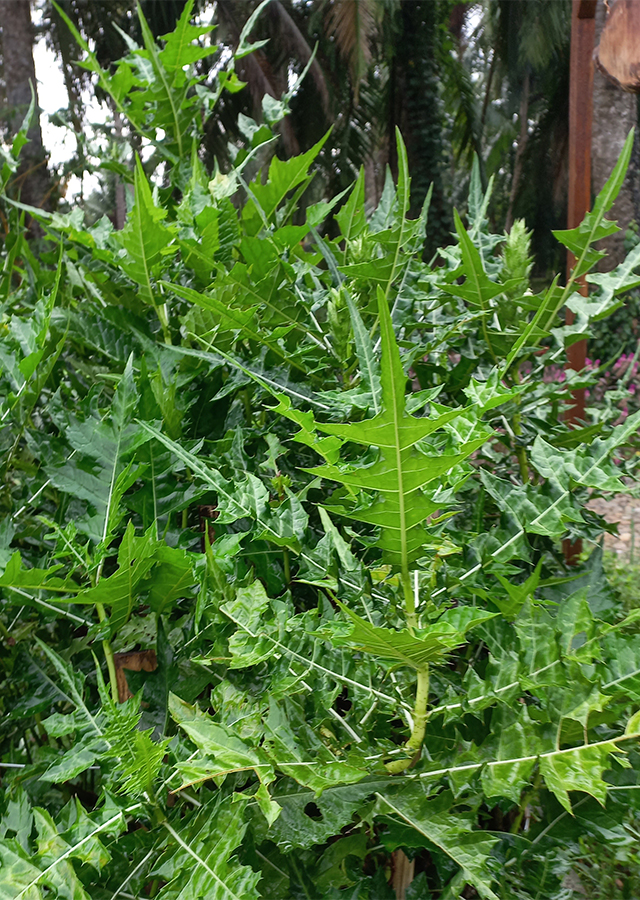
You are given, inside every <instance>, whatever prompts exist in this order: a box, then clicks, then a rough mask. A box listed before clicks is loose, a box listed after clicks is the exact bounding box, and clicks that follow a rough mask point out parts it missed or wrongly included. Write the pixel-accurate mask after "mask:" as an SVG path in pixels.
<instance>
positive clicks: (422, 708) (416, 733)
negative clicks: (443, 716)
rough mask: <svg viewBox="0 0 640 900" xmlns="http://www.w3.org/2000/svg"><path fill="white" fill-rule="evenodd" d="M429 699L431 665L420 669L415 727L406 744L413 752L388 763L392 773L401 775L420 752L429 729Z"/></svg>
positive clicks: (414, 716) (409, 751)
mask: <svg viewBox="0 0 640 900" xmlns="http://www.w3.org/2000/svg"><path fill="white" fill-rule="evenodd" d="M428 701H429V666H425V667H424V669H418V683H417V686H416V705H415V707H414V710H413V729H412V731H411V737H410V738H409V740H408V741H407V743H406V744H405V745H404V749H405V750H406V751H407V752H408V753H411V756H409V757H404V758H403V759H394V760H393V762H390V763H387V765H386V769H387V772H389V774H390V775H399V774H400V773H401V772H404V771H405V769H408V768H409V766H410V765H411V760H412V758H413V756H415V754H416V753H419V752H420V749H421V747H422V743H423V741H424V736H425V733H426V730H427V717H428V716H427V703H428Z"/></svg>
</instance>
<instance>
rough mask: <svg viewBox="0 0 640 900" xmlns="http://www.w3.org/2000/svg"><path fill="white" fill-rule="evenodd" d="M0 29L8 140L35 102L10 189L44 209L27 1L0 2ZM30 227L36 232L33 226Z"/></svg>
mask: <svg viewBox="0 0 640 900" xmlns="http://www.w3.org/2000/svg"><path fill="white" fill-rule="evenodd" d="M0 29H1V31H2V62H3V75H4V86H5V98H6V105H5V115H4V117H3V118H4V125H5V127H6V129H7V133H8V135H9V137H13V136H14V135H15V134H17V132H18V131H19V129H20V126H21V125H22V122H23V120H24V117H25V116H26V114H27V112H28V110H29V106H30V104H31V101H32V98H33V99H35V112H34V115H33V117H32V119H31V124H30V126H29V130H28V132H27V138H28V143H27V144H26V146H25V147H24V148H23V150H22V154H21V159H20V167H19V169H18V171H17V173H16V175H15V176H14V178H13V179H12V186H11V189H12V191H13V192H15V193H16V194H17V195H19V196H20V198H21V199H22V201H23V202H24V203H26V204H28V205H29V206H37V207H40V208H43V209H48V208H49V207H50V204H51V194H52V189H53V184H52V179H51V175H50V173H49V170H48V168H47V154H46V151H45V148H44V144H43V141H42V129H41V127H40V115H39V112H40V110H39V107H38V92H37V83H36V72H35V66H34V62H33V26H32V22H31V8H30V4H29V0H3V2H2V3H0ZM32 226H33V228H34V230H36V231H38V230H39V226H38V225H37V224H36V223H32Z"/></svg>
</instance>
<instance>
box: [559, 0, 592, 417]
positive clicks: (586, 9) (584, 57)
mask: <svg viewBox="0 0 640 900" xmlns="http://www.w3.org/2000/svg"><path fill="white" fill-rule="evenodd" d="M595 14H596V0H573V10H572V20H571V62H570V65H571V80H570V83H569V206H568V211H567V228H575V227H576V226H578V225H579V224H580V222H582V220H583V219H584V216H585V213H587V212H588V211H589V209H590V208H591V129H592V122H593V48H594V45H595V31H596V20H595ZM574 264H575V257H574V255H573V253H570V252H568V253H567V277H568V276H569V273H570V272H571V269H572V268H573V266H574ZM578 290H579V291H580V293H581V294H582V295H583V296H585V297H586V296H587V293H588V288H587V282H586V281H585V279H584V278H581V279H580V283H579V286H578ZM574 319H575V315H574V313H572V312H571V310H567V314H566V322H567V325H571V324H572V322H573V321H574ZM567 356H568V361H569V368H571V369H575V370H576V371H580V370H581V369H583V368H584V365H585V360H586V356H587V342H586V341H578V343H577V344H572V346H571V347H569V350H568V352H567ZM572 399H573V405H572V406H571V408H570V409H569V410H568V411H567V415H566V419H567V421H569V422H571V423H574V422H579V421H581V420H584V390H583V389H582V390H579V391H574V392H573V397H572Z"/></svg>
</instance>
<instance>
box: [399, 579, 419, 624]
mask: <svg viewBox="0 0 640 900" xmlns="http://www.w3.org/2000/svg"><path fill="white" fill-rule="evenodd" d="M400 577H401V580H402V590H403V593H404V614H405V618H406V620H407V625H408V626H409V630H410V631H414V630H415V629H416V628H417V627H418V618H417V616H416V601H415V598H414V595H413V588H412V587H411V575H410V573H409V567H408V566H403V567H402V575H401V576H400Z"/></svg>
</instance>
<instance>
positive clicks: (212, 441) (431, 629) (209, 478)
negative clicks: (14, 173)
mask: <svg viewBox="0 0 640 900" xmlns="http://www.w3.org/2000/svg"><path fill="white" fill-rule="evenodd" d="M189 16H190V6H189V5H187V7H186V11H185V13H184V16H183V18H182V19H181V20H180V22H179V23H178V26H177V30H176V32H175V33H174V35H173V36H171V37H168V38H167V39H166V41H164V42H162V43H160V44H158V45H156V44H153V43H152V42H151V38H150V36H149V35H148V34H147V32H146V30H145V29H144V28H143V35H145V47H144V49H135V48H133V49H131V52H130V54H129V55H128V56H127V58H126V60H125V62H123V63H122V64H121V66H120V67H119V68H118V69H117V70H116V74H115V75H113V76H112V75H110V74H108V73H102V74H100V78H101V79H103V81H104V84H103V86H104V87H105V90H107V89H108V90H109V91H110V92H111V93H112V95H113V94H114V92H117V91H120V93H119V94H117V97H118V103H119V104H120V106H121V108H122V110H123V112H125V113H126V114H127V115H129V114H130V116H131V117H132V118H131V122H132V125H133V127H134V128H137V129H140V130H141V131H144V130H145V129H150V128H152V125H151V119H150V116H151V115H154V116H155V115H156V114H157V120H156V121H157V122H162V123H164V124H162V126H161V127H162V129H163V131H164V132H165V138H164V139H162V140H161V141H158V142H157V146H156V149H157V151H158V153H160V154H161V155H162V159H163V161H164V162H165V164H166V165H167V170H166V173H165V174H166V179H165V180H164V181H163V183H162V185H159V183H158V178H157V173H155V169H154V166H155V163H152V164H151V165H149V166H148V171H147V170H145V167H144V166H143V165H142V163H140V162H138V163H137V164H136V170H135V175H134V190H135V202H134V204H133V206H132V209H131V211H130V213H129V217H128V220H127V223H126V225H125V227H124V229H123V230H122V231H120V232H118V231H114V229H113V228H112V226H111V225H110V223H107V222H106V221H102V222H98V223H97V224H95V225H92V226H89V227H85V225H84V223H83V221H82V217H81V216H80V215H79V214H78V213H76V212H74V213H72V214H71V215H69V216H61V215H48V214H44V213H35V212H34V214H37V215H39V216H40V219H41V221H42V225H43V228H44V229H45V230H46V239H45V240H44V241H43V242H42V245H41V246H40V247H39V252H38V253H37V254H36V253H34V252H33V249H32V246H31V245H30V244H29V242H28V241H27V238H26V237H25V235H24V233H23V230H22V226H21V221H20V215H21V213H20V211H19V208H17V207H16V206H15V205H14V207H13V208H12V212H11V223H10V224H11V238H10V239H7V241H6V242H5V245H4V249H3V253H4V275H3V278H4V280H3V282H2V284H3V291H4V293H3V295H2V296H3V298H4V299H3V301H2V321H1V323H0V365H1V370H0V379H1V380H2V392H1V394H0V396H1V397H2V403H1V406H0V441H1V442H2V448H3V451H4V453H3V466H2V477H3V482H2V493H1V495H0V496H1V503H2V511H3V518H2V522H1V525H0V565H1V567H2V572H1V574H0V634H1V640H2V647H3V650H2V657H1V658H2V668H1V672H2V680H3V681H2V700H1V701H0V702H1V703H2V727H1V729H0V753H1V757H0V766H4V767H5V770H6V773H7V774H6V777H3V781H2V795H1V801H0V803H1V806H0V886H1V892H2V894H3V896H5V895H6V896H7V897H12V898H16V900H17V898H27V897H29V898H31V897H33V898H39V897H45V896H46V897H53V898H56V897H61V898H66V897H72V896H73V897H77V898H83V897H89V898H91V900H102V898H109V897H115V896H119V895H126V896H157V897H160V898H176V900H177V898H191V897H193V898H205V897H206V898H207V900H208V898H212V897H219V898H221V900H222V898H225V900H226V898H243V900H244V898H257V897H304V896H306V897H327V898H334V897H337V896H342V895H348V896H351V897H358V898H362V900H380V898H382V897H385V896H391V889H390V887H389V884H388V881H389V874H390V854H391V853H393V851H395V850H396V849H402V850H403V851H404V852H405V853H406V854H408V855H410V856H411V857H412V858H414V859H415V862H416V874H417V877H416V880H415V883H414V885H412V886H411V888H410V889H409V893H408V895H407V896H409V897H411V896H413V897H418V896H433V897H441V898H445V897H458V896H470V894H471V892H472V891H475V893H476V894H477V895H478V896H481V897H485V898H496V897H498V898H507V897H509V898H511V897H514V896H515V897H521V898H542V897H549V898H552V897H560V896H565V895H566V891H567V890H568V888H566V882H565V881H564V879H565V877H566V876H567V874H568V873H570V872H571V870H572V869H576V868H580V865H581V863H584V861H585V859H586V856H584V853H586V850H585V848H589V847H590V846H593V843H594V842H596V841H602V840H606V841H609V842H610V843H611V844H612V845H615V846H620V847H627V845H628V834H629V832H628V828H629V827H631V826H630V822H632V819H633V816H635V815H636V811H637V802H638V801H637V799H636V797H637V788H638V755H637V752H636V748H637V741H638V738H639V737H640V680H639V678H638V672H640V651H639V649H638V636H637V635H638V621H639V616H638V611H637V608H636V607H637V604H636V603H629V602H625V601H624V600H621V599H620V598H619V597H618V595H617V593H616V591H615V590H613V589H612V585H611V584H610V582H609V581H608V579H607V577H606V575H605V572H604V571H603V565H602V552H601V549H600V547H599V544H598V542H599V541H600V539H601V536H602V533H603V530H604V528H605V523H604V522H603V521H602V520H601V519H600V518H599V517H598V516H597V515H595V513H593V512H591V511H589V510H588V509H587V507H586V505H585V504H586V501H587V499H588V496H589V493H590V492H591V495H592V496H593V494H596V495H599V494H601V495H604V496H607V495H609V494H611V493H612V492H619V491H621V490H624V486H625V483H626V481H625V479H624V478H623V477H622V476H625V475H630V474H633V472H634V466H635V463H636V459H637V457H636V456H635V455H634V454H633V453H630V452H628V446H629V442H630V441H631V440H632V439H633V436H634V434H635V432H636V430H637V426H638V414H636V415H635V416H630V417H629V418H627V419H626V421H624V422H623V423H622V424H615V420H614V416H613V415H611V416H610V417H607V415H603V414H602V411H599V412H598V415H597V417H594V421H591V422H589V423H587V425H585V427H583V428H580V429H572V428H571V427H570V426H569V425H568V424H567V422H566V420H565V419H564V417H563V416H562V414H561V413H562V411H563V408H564V407H565V405H566V402H567V396H568V395H567V392H568V390H572V389H574V388H577V387H581V386H585V385H586V384H588V383H589V381H588V377H587V376H583V375H577V374H575V373H573V374H569V375H568V378H567V381H566V382H565V383H562V384H560V383H558V382H557V381H551V380H549V379H547V380H545V378H544V377H543V375H544V373H545V370H546V369H547V368H551V367H552V366H555V365H557V363H558V360H560V359H563V358H564V354H565V351H566V348H567V347H568V346H570V344H571V343H572V342H573V341H574V340H576V339H577V338H579V337H581V336H582V335H584V334H585V333H586V330H587V329H588V327H589V323H590V321H591V320H592V319H593V318H594V317H596V316H601V315H606V314H608V313H609V312H610V311H611V310H612V309H614V308H615V306H616V303H617V301H616V299H615V297H616V294H617V292H618V291H619V290H624V289H627V288H628V286H629V282H630V281H633V280H634V279H635V278H636V276H635V269H636V268H637V265H638V257H637V256H636V255H632V256H631V257H630V258H629V260H627V263H626V264H625V265H622V266H621V267H619V268H618V269H617V270H616V271H615V272H614V273H611V274H610V275H609V276H607V278H606V279H601V278H600V279H598V278H597V277H596V276H591V279H592V284H593V285H594V286H595V289H594V291H593V292H592V294H591V296H590V297H589V298H583V297H581V296H580V295H579V294H578V293H577V292H575V291H574V289H573V285H574V280H575V276H576V275H577V274H583V273H585V272H587V271H588V270H589V269H590V268H591V266H592V265H593V264H594V263H595V262H597V260H598V259H599V253H598V252H597V251H595V250H594V249H593V243H594V242H595V241H597V240H598V239H599V238H600V237H601V236H602V235H603V234H608V233H611V232H612V230H613V229H614V228H615V227H616V226H615V225H614V224H613V223H610V222H607V220H606V219H605V215H606V212H607V209H608V208H609V206H610V205H611V204H612V203H613V201H614V199H615V195H616V192H617V190H619V187H620V184H621V183H622V179H623V177H624V169H625V166H626V163H627V162H628V155H629V150H630V146H631V143H630V142H628V144H627V145H626V146H625V151H624V153H623V156H622V158H621V161H620V163H619V164H618V166H617V167H616V169H615V171H614V173H613V175H612V178H611V180H610V181H609V183H608V184H607V186H606V187H605V189H604V191H603V193H602V194H601V195H600V196H599V198H598V199H597V202H596V203H595V205H594V210H593V212H592V213H590V214H589V216H588V218H587V220H586V222H585V224H584V225H582V226H580V227H579V228H578V229H574V230H572V231H571V232H561V233H559V235H558V237H559V238H560V240H561V242H562V243H564V245H566V246H569V247H570V248H571V249H572V250H573V251H574V252H575V253H576V256H577V258H578V262H577V264H576V270H575V271H574V274H573V276H572V277H571V278H570V279H569V281H568V283H567V285H566V286H564V287H561V286H560V285H559V283H558V280H557V279H556V280H555V281H554V282H553V283H552V285H551V286H550V287H549V289H548V290H546V291H544V292H543V293H541V294H539V295H536V294H534V293H533V292H532V291H531V289H530V286H529V269H530V253H529V238H528V235H527V233H526V231H525V230H524V228H523V227H521V226H517V227H514V229H513V230H512V232H511V234H510V236H509V237H507V236H506V235H495V234H491V233H490V232H489V230H488V227H487V222H486V210H487V207H488V203H489V192H488V191H487V192H485V193H483V191H482V188H481V180H480V171H479V166H475V167H474V173H473V177H472V181H471V190H470V197H469V216H468V221H467V222H466V223H465V222H463V220H462V218H461V217H460V216H459V215H458V214H455V223H456V236H457V243H456V244H454V245H453V246H451V247H448V248H446V249H444V250H441V251H440V253H439V259H438V264H437V265H433V266H431V265H428V264H427V263H425V262H424V260H423V257H422V251H423V244H424V236H425V228H426V223H427V207H426V205H425V207H423V210H422V214H421V215H420V216H419V218H409V217H408V214H409V210H410V209H411V184H410V178H409V172H408V165H407V156H406V151H405V148H404V144H403V141H402V138H401V137H400V135H398V139H397V154H398V160H399V178H398V183H397V185H395V184H394V183H393V180H392V179H391V177H390V176H389V177H388V178H387V182H386V187H385V190H384V193H383V196H382V198H381V201H380V204H379V205H378V207H377V209H375V210H373V211H371V212H370V213H369V211H366V210H365V206H364V178H363V175H362V174H361V175H360V176H359V177H358V179H357V180H356V182H355V184H354V186H353V188H352V190H351V193H350V194H349V196H348V197H347V198H346V199H345V198H344V197H342V198H339V199H338V201H336V202H335V203H334V202H333V199H332V198H330V199H328V200H326V201H322V202H320V203H318V204H316V205H315V206H312V207H310V208H309V209H307V211H306V220H304V219H303V217H302V216H301V215H299V209H298V206H299V202H300V198H301V194H302V192H303V191H304V190H305V189H306V187H307V186H308V184H309V183H310V180H311V178H312V177H313V166H314V165H315V164H316V163H317V160H318V156H319V154H320V152H321V149H322V147H323V144H324V143H325V142H328V141H330V138H328V137H325V138H323V139H322V140H321V141H320V142H319V143H318V144H317V145H316V146H315V147H313V148H312V150H310V151H309V152H308V153H306V154H303V155H301V156H298V157H294V158H292V159H288V160H286V161H282V160H280V159H278V158H277V157H274V158H272V159H270V160H268V163H269V164H268V165H265V167H264V170H261V171H258V172H255V167H254V171H253V174H252V175H251V176H247V178H245V177H244V175H243V172H244V168H243V167H244V161H245V160H247V159H248V158H250V157H251V154H252V153H253V151H254V150H256V149H258V148H259V147H261V146H262V145H263V144H264V143H266V142H267V141H268V142H270V143H271V142H272V141H273V135H272V133H271V131H270V130H269V129H268V128H266V126H263V127H258V126H257V124H256V123H254V125H255V126H256V127H255V130H252V128H249V127H248V126H247V127H246V131H247V132H248V133H249V135H250V136H249V137H248V138H247V145H246V146H245V147H243V148H241V150H239V152H238V154H237V163H238V165H237V167H236V168H235V169H234V170H233V171H232V172H230V173H229V174H227V175H221V174H220V172H219V171H218V172H216V171H211V172H208V171H205V168H204V165H203V163H202V162H201V161H200V160H199V159H198V155H197V152H194V153H193V154H192V155H191V156H190V157H189V155H188V154H186V155H185V154H184V153H183V154H182V155H181V156H180V158H179V159H178V156H179V153H178V146H179V142H182V146H183V147H184V145H185V142H188V143H189V144H190V142H191V139H192V138H193V137H195V138H196V139H197V136H198V134H199V131H198V129H199V128H200V126H201V122H202V117H203V115H205V114H208V112H209V109H210V107H209V104H210V102H211V98H210V97H209V96H208V95H206V94H203V93H202V92H198V91H197V90H196V87H197V84H196V83H193V82H192V81H190V78H191V76H190V75H189V74H188V66H189V65H190V64H191V63H192V62H193V61H194V60H195V59H197V58H199V54H200V53H201V51H202V50H203V48H202V47H201V46H200V45H199V44H198V43H197V41H198V37H199V35H201V34H202V29H200V28H194V27H192V26H191V25H189ZM248 40H249V34H248V33H247V34H246V35H245V36H244V38H243V42H244V43H242V46H243V48H244V49H243V50H242V52H244V51H245V50H246V51H247V52H249V50H250V45H248V44H247V42H248ZM245 45H246V46H245ZM94 63H95V60H94V59H93V58H92V57H91V56H89V57H88V65H89V66H90V67H91V66H94ZM185 66H187V69H186V70H185V68H184V67H185ZM232 71H233V67H232V66H231V64H230V67H229V68H227V69H226V70H225V71H224V72H223V73H222V76H221V84H227V86H228V81H229V78H230V77H231V76H230V75H229V73H230V72H232ZM127 73H128V74H127ZM180 73H182V74H180ZM225 73H226V74H225ZM134 75H135V78H134ZM129 76H131V77H129ZM223 76H224V77H223ZM227 76H228V77H227ZM145 79H146V80H145ZM225 79H227V80H226V81H225ZM192 89H193V90H192ZM284 108H285V106H284V105H283V110H284ZM244 124H245V126H246V125H247V123H246V122H245V123H244ZM261 131H262V134H260V132H261ZM265 131H266V132H267V134H266V135H265V133H264V132H265ZM145 134H146V131H145ZM254 139H255V143H254V144H252V142H253V141H254ZM154 140H155V137H154ZM236 149H237V148H236ZM271 149H273V148H271ZM13 153H14V155H13V156H12V160H13V161H15V154H16V153H17V149H16V148H14V151H13ZM255 158H256V157H255V155H254V156H253V157H251V159H252V160H255ZM7 165H9V167H10V166H11V165H13V163H12V162H8V163H7ZM339 203H341V204H342V205H341V206H339V205H338V204H339ZM331 216H332V217H333V219H332V222H331V228H328V227H327V228H323V226H324V225H325V223H326V221H327V220H328V218H329V217H331ZM334 233H335V235H336V236H335V237H334V238H330V237H328V236H327V235H328V234H334ZM323 235H324V236H323ZM565 305H571V307H572V308H573V309H574V310H575V312H576V314H577V319H576V324H575V326H570V327H566V326H563V325H562V324H561V323H562V319H561V318H560V314H561V312H562V308H563V307H564V306H565ZM578 539H579V540H581V541H582V542H583V560H582V561H581V562H580V564H579V565H577V566H574V567H569V566H567V565H566V564H565V562H564V560H563V556H562V543H563V541H576V540H578ZM614 580H615V579H614ZM614 587H615V585H614ZM96 662H97V664H96ZM125 674H126V683H127V686H128V689H129V691H128V693H129V694H132V695H133V696H129V697H128V699H126V696H125V693H127V692H125V691H124V690H123V685H124V681H123V678H124V677H125ZM625 842H627V843H625ZM625 852H628V853H630V852H631V851H625ZM581 853H582V854H583V855H582V856H581V855H580V854H581ZM573 874H574V875H575V872H574V873H573ZM583 874H584V873H583ZM580 877H582V876H580ZM563 883H565V887H563ZM563 891H564V892H565V893H564V894H563V893H562V892H563Z"/></svg>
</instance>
